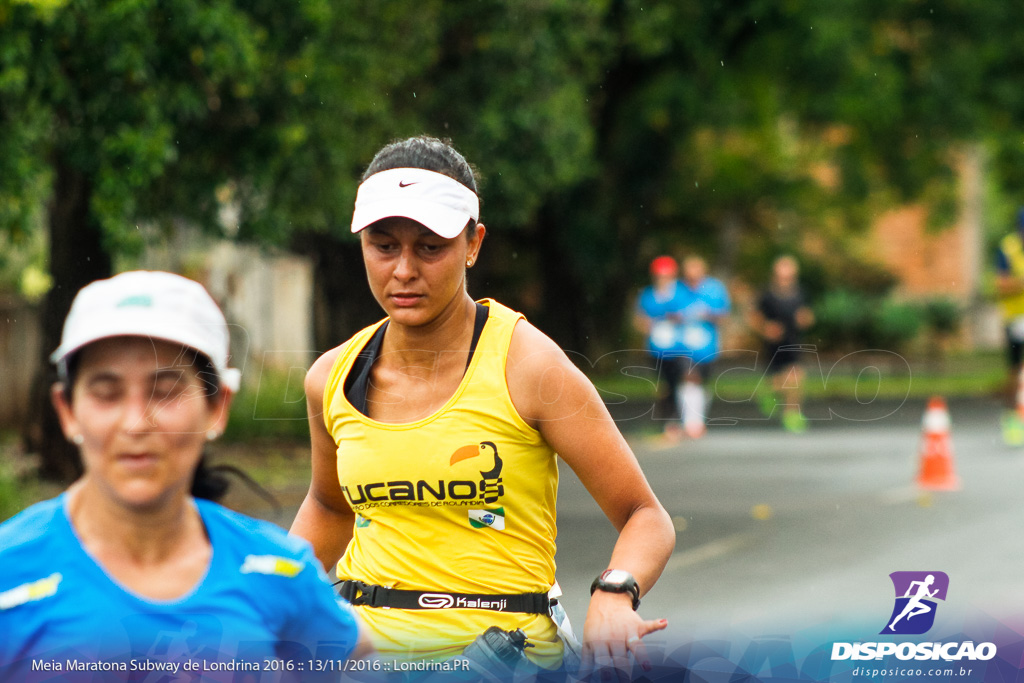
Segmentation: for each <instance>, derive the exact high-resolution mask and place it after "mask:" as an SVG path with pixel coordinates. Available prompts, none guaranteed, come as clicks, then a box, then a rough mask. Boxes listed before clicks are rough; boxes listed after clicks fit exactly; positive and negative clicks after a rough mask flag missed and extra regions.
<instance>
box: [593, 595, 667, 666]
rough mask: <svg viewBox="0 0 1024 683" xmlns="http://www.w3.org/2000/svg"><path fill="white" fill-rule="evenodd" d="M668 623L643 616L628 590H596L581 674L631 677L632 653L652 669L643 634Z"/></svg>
mask: <svg viewBox="0 0 1024 683" xmlns="http://www.w3.org/2000/svg"><path fill="white" fill-rule="evenodd" d="M666 626H668V621H666V620H665V619H651V620H646V619H643V618H642V617H641V616H640V615H639V614H637V613H636V612H634V611H633V602H632V596H630V595H629V594H628V593H609V592H606V591H600V590H599V591H596V592H595V593H594V595H593V597H592V598H591V599H590V607H589V609H587V620H586V623H584V625H583V653H582V657H581V660H582V661H581V664H580V675H581V677H582V678H583V679H584V680H588V679H589V680H598V679H597V675H598V674H600V679H599V680H602V681H607V680H612V677H613V676H615V677H617V678H618V680H620V681H628V680H630V669H631V665H630V662H629V655H630V653H632V654H633V658H634V659H636V662H637V664H639V665H640V667H641V668H642V669H643V670H644V671H650V670H651V662H650V658H649V657H648V656H647V648H646V647H645V646H644V643H643V640H642V639H643V637H644V636H646V635H648V634H650V633H654V632H655V631H660V630H662V629H663V628H665V627H666Z"/></svg>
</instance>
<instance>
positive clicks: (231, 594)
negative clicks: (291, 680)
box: [0, 272, 365, 681]
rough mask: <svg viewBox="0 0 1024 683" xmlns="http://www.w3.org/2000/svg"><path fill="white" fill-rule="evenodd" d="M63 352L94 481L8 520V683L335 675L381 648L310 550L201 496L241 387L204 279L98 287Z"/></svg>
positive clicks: (2, 578)
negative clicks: (210, 455) (206, 456)
mask: <svg viewBox="0 0 1024 683" xmlns="http://www.w3.org/2000/svg"><path fill="white" fill-rule="evenodd" d="M51 358H52V360H53V361H54V362H56V363H57V365H58V371H59V374H60V376H61V382H60V383H58V384H57V385H55V387H54V391H53V402H54V406H55V407H56V409H57V413H58V416H59V417H60V421H61V425H62V429H63V431H64V434H65V435H66V436H67V438H68V439H69V440H70V441H72V442H73V443H74V444H76V445H77V446H78V448H79V450H80V453H81V456H82V461H83V465H84V474H83V476H82V477H81V478H80V479H79V480H78V481H76V482H75V483H74V484H72V486H71V487H70V488H69V489H68V490H67V491H65V492H64V493H63V494H61V495H60V496H58V497H57V498H55V499H53V500H49V501H46V502H43V503H39V504H37V505H34V506H32V507H30V508H29V509H27V510H25V511H23V512H22V513H21V514H19V515H17V516H16V517H14V518H13V519H11V520H9V521H8V522H6V523H4V524H3V525H0V680H2V681H7V680H12V681H13V680H17V681H30V680H53V679H54V678H55V677H56V678H57V679H60V680H71V681H74V680H90V681H92V680H107V679H111V680H124V679H125V678H130V679H131V680H139V681H142V680H154V681H155V680H161V679H163V680H169V679H174V678H175V676H174V675H172V676H170V677H169V678H168V677H167V676H168V674H180V675H184V676H185V677H186V678H187V679H189V680H232V678H233V677H234V676H235V675H236V674H238V673H240V672H254V671H255V672H256V675H257V677H261V676H262V678H263V680H266V679H267V678H268V677H269V678H273V677H276V676H278V674H279V673H280V672H281V671H282V670H288V669H290V670H292V671H295V672H296V673H298V671H299V669H300V668H301V669H302V670H303V671H304V673H302V675H300V676H299V678H300V679H302V680H308V679H309V678H310V677H311V676H314V675H316V674H317V673H318V672H319V673H328V674H330V673H331V672H330V671H324V670H325V669H330V668H331V667H334V673H333V674H332V675H333V676H334V677H335V678H336V677H337V676H338V673H337V671H338V669H337V667H338V666H339V665H341V666H343V665H344V660H345V659H346V657H349V656H350V655H351V654H352V652H353V649H355V648H356V647H357V643H360V645H359V650H358V651H357V654H361V653H362V652H364V651H365V646H363V645H362V644H361V640H360V637H359V629H358V627H357V624H356V621H355V618H354V616H353V614H352V612H351V608H349V607H348V606H347V605H342V604H339V602H338V601H337V600H336V598H335V596H334V593H333V591H332V590H331V587H330V585H329V584H328V583H327V580H326V576H325V574H324V572H323V569H322V568H321V567H320V565H319V562H318V561H317V560H316V558H315V556H314V555H313V553H312V550H311V549H310V547H309V546H308V544H307V543H306V542H305V541H302V540H300V539H297V538H291V537H288V536H287V535H286V534H285V533H284V531H283V530H281V529H278V528H277V527H275V526H273V525H271V524H269V523H267V522H260V521H256V520H253V519H250V518H247V517H245V516H242V515H239V514H236V513H233V512H230V511H228V510H226V509H224V508H221V507H220V506H218V505H217V504H215V503H213V502H210V501H205V500H196V499H195V498H194V497H193V495H192V492H193V491H200V490H204V489H205V488H207V486H206V482H204V477H206V476H207V474H208V472H207V470H206V468H205V467H204V466H203V464H202V459H203V455H202V454H203V448H204V444H205V443H206V442H207V441H208V440H212V439H215V438H216V437H217V436H218V435H219V434H220V433H221V432H222V431H223V429H224V426H225V424H226V421H227V415H228V406H229V404H230V401H231V396H232V393H233V392H234V391H235V390H237V386H238V371H237V370H234V369H231V368H229V367H228V365H227V363H228V330H227V324H226V322H225V320H224V317H223V314H222V313H221V312H220V309H219V308H218V307H217V305H216V304H215V303H214V301H213V299H212V298H211V297H210V295H209V294H208V293H207V292H206V290H205V289H203V287H202V286H201V285H199V284H198V283H195V282H193V281H191V280H188V279H186V278H183V277H180V276H177V275H173V274H170V273H156V272H133V273H124V274H122V275H118V276H116V277H113V278H110V279H108V280H101V281H98V282H95V283H93V284H91V285H88V286H87V287H85V288H84V289H82V291H81V292H79V294H78V296H77V297H76V299H75V301H74V303H73V305H72V308H71V312H70V313H69V314H68V318H67V320H66V322H65V325H64V332H63V336H62V340H61V345H60V347H59V348H58V349H57V350H56V351H55V352H54V354H53V355H52V356H51ZM97 672H98V673H97Z"/></svg>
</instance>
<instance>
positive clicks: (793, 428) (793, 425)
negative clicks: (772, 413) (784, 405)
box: [782, 409, 807, 434]
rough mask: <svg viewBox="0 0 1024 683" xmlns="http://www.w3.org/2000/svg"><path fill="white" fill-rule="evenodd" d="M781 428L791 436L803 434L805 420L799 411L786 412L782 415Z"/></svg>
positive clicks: (805, 429) (805, 426) (805, 425)
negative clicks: (791, 434)
mask: <svg viewBox="0 0 1024 683" xmlns="http://www.w3.org/2000/svg"><path fill="white" fill-rule="evenodd" d="M782 427H783V428H784V429H785V430H786V431H787V432H791V433H793V434H803V433H804V432H806V431H807V418H806V417H804V414H803V413H801V412H800V410H799V409H798V410H787V411H786V412H784V413H783V414H782Z"/></svg>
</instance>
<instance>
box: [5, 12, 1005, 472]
mask: <svg viewBox="0 0 1024 683" xmlns="http://www.w3.org/2000/svg"><path fill="white" fill-rule="evenodd" d="M1022 20H1024V6H1021V5H1019V3H963V2H959V1H958V0H936V1H934V2H927V1H925V0H890V1H887V2H882V1H881V0H839V1H836V2H829V3H821V2H812V1H811V0H785V1H784V2H778V1H777V0H737V1H735V2H724V1H721V0H717V1H714V2H706V3H689V4H687V3H661V4H657V3H655V4H653V5H652V3H643V2H640V1H639V0H587V1H585V2H570V1H568V0H540V1H537V2H529V3H507V2H499V1H498V0H480V1H479V2H473V3H459V2H450V1H449V2H445V1H444V0H418V1H417V2H415V3H413V2H411V0H376V1H374V2H365V1H359V0H338V1H336V2H328V1H327V0H311V1H310V2H303V3H298V4H291V5H289V4H281V3H273V2H270V1H269V0H250V1H243V0H214V1H213V2H197V1H196V0H174V1H172V2H163V3H157V2H155V1H153V0H119V1H117V2H106V3H101V2H97V1H96V0H18V1H14V0H0V139H2V140H3V141H4V144H3V146H4V151H3V153H2V154H0V232H3V234H4V239H5V240H7V243H10V244H36V243H37V242H38V235H37V233H38V232H39V230H40V226H45V228H46V231H47V233H48V239H47V240H46V244H47V245H48V247H47V249H48V259H47V264H46V265H47V266H48V271H49V275H50V277H51V278H52V287H51V288H50V289H49V292H48V294H47V298H46V301H45V304H44V308H43V311H44V316H43V317H44V321H45V323H44V343H43V345H42V348H40V350H39V351H40V358H39V365H40V380H39V382H38V383H37V391H36V396H35V401H36V405H37V406H39V409H38V410H37V411H34V412H35V413H37V414H40V415H42V414H43V408H42V406H43V405H45V393H46V387H47V386H48V384H49V382H50V381H51V379H52V376H49V375H45V374H44V370H43V368H46V367H47V364H46V362H45V354H46V353H48V352H49V350H51V349H52V348H54V347H55V346H56V343H57V338H58V337H59V331H60V330H59V326H60V323H61V321H62V320H63V317H64V314H65V313H66V310H67V307H68V305H69V303H70V299H71V297H72V296H73V295H74V293H75V292H76V291H77V290H78V289H79V287H81V286H82V285H83V284H85V283H87V282H89V281H91V280H93V279H95V278H98V277H103V276H106V275H108V274H110V272H111V270H112V268H113V267H114V265H115V263H116V261H117V259H118V258H119V257H120V256H122V255H124V254H132V253H137V252H138V251H139V250H140V249H141V248H142V247H143V246H144V244H146V243H147V242H152V241H154V240H159V239H161V238H162V237H161V236H162V235H166V234H169V233H171V232H173V230H175V226H178V225H181V224H189V225H194V226H199V227H201V228H203V229H205V230H206V231H208V232H211V233H214V234H220V235H223V236H225V237H229V238H233V239H240V240H250V241H256V242H258V243H262V244H273V245H278V246H282V247H286V248H289V249H291V250H294V251H297V252H300V253H303V254H306V255H308V256H309V257H310V258H311V259H312V260H313V263H314V268H315V285H316V286H315V291H316V297H317V299H316V301H315V302H314V310H315V316H314V318H315V327H316V334H315V338H316V343H317V346H318V348H319V349H320V350H324V349H326V348H328V347H329V346H332V345H334V344H336V343H338V342H339V341H341V340H342V339H344V338H346V337H347V336H348V335H349V334H351V333H352V331H353V330H354V329H355V328H356V327H358V326H359V325H361V324H364V323H366V322H369V321H371V320H373V319H374V318H376V317H377V316H378V315H379V313H378V311H377V309H376V306H375V304H374V303H373V301H372V299H371V298H370V296H369V294H368V290H367V289H366V285H365V278H364V275H363V273H362V265H361V258H360V255H359V249H358V243H357V242H356V241H355V240H354V239H352V238H351V236H350V235H349V234H348V221H349V217H350V211H351V204H352V200H353V198H354V194H355V189H356V185H357V180H358V177H359V175H360V173H361V172H362V170H363V168H365V166H366V164H367V163H368V162H369V161H370V159H371V157H372V155H373V153H374V151H375V150H376V149H377V148H379V147H380V146H381V145H382V144H383V143H385V142H387V141H389V140H390V139H393V138H397V137H404V136H408V135H415V134H420V133H428V134H432V135H437V136H440V137H450V138H452V140H453V141H454V142H455V144H456V146H457V147H458V148H459V149H460V150H462V151H463V152H464V153H465V154H466V156H467V158H469V159H470V160H471V161H473V162H474V163H475V164H477V165H478V166H479V168H480V169H481V171H482V173H483V185H482V187H483V199H484V204H483V220H484V222H485V223H486V224H487V225H488V226H489V228H490V232H489V236H488V248H487V249H485V251H484V258H483V261H482V262H481V263H480V265H479V267H478V268H476V269H474V271H473V272H472V275H471V281H470V284H471V287H472V289H473V290H474V291H473V293H474V294H475V295H488V296H495V297H497V298H500V299H502V300H505V301H506V302H507V303H509V304H510V305H512V306H514V307H516V308H519V309H521V310H524V311H525V312H526V313H527V314H528V315H529V316H530V317H531V319H533V320H534V321H535V322H536V323H537V324H538V325H539V326H540V327H541V328H542V329H544V330H545V331H547V332H548V333H549V334H551V335H552V336H553V337H554V338H555V339H556V341H558V342H559V343H560V344H562V345H563V346H564V347H566V348H568V349H571V350H574V351H578V352H580V353H584V354H587V355H589V356H591V357H596V355H597V354H599V353H600V352H602V351H604V350H608V349H610V348H621V347H622V344H623V343H624V342H625V340H626V339H627V338H628V337H629V330H628V328H627V326H626V324H625V320H626V315H625V314H624V312H625V311H626V310H627V309H628V308H629V301H630V299H631V298H632V296H633V295H634V293H635V291H636V287H637V286H638V285H640V284H641V283H642V282H643V281H644V280H645V279H646V264H647V262H648V261H649V259H650V258H651V257H652V256H653V255H655V254H656V253H659V252H662V251H666V250H671V249H675V248H677V247H678V245H686V247H687V248H688V249H692V250H695V251H698V252H700V253H702V254H703V255H705V256H707V257H708V258H709V260H711V262H712V263H713V265H714V266H715V268H716V269H717V271H718V272H719V274H721V275H724V276H726V277H730V276H732V275H741V276H744V277H746V278H749V279H751V280H754V279H756V278H761V277H763V275H764V274H766V273H767V270H768V264H769V263H770V261H771V259H772V258H773V257H774V256H775V255H777V254H778V253H780V252H782V251H789V252H794V253H797V254H798V255H800V256H801V261H802V263H803V266H804V268H803V272H804V276H805V278H804V279H805V282H806V286H807V289H808V291H809V293H810V294H811V295H812V296H813V297H814V298H815V299H816V300H817V301H818V303H819V307H818V310H819V328H818V329H819V331H822V334H824V335H825V336H824V337H822V343H825V339H826V337H828V335H847V336H844V337H842V339H844V340H846V341H849V340H850V339H851V338H859V337H857V335H860V337H864V336H865V335H871V334H874V335H876V339H877V338H878V335H881V336H882V337H885V338H886V339H888V340H890V341H891V343H894V344H897V343H901V342H899V341H898V340H899V339H903V338H905V337H906V335H907V334H911V333H914V332H916V330H918V329H922V326H923V325H930V326H931V328H930V329H933V330H938V329H939V328H940V327H942V329H945V328H946V327H948V324H947V322H944V320H945V319H946V318H948V317H949V316H948V315H946V316H945V318H943V316H942V315H940V314H944V313H948V311H939V312H934V311H933V312H932V313H928V314H926V313H921V312H920V311H915V312H914V313H913V314H912V315H911V314H910V313H909V312H908V311H909V309H900V308H899V306H900V305H901V304H899V303H896V302H890V303H885V302H886V298H885V297H886V295H887V294H888V293H889V292H890V291H891V289H892V287H893V285H894V283H895V281H896V279H895V277H894V275H893V274H892V273H890V272H888V271H886V270H885V269H884V268H881V267H879V266H878V265H877V264H875V263H874V262H872V261H871V259H870V258H869V257H870V255H869V254H865V253H863V251H862V250H858V249H856V248H853V247H852V246H851V245H852V244H853V241H854V238H855V237H856V235H857V234H858V233H859V232H860V231H863V230H864V229H865V228H866V227H867V226H868V225H869V223H870V222H871V220H872V218H873V217H875V216H877V215H878V214H879V212H880V211H882V210H884V209H885V208H888V207H891V206H895V205H897V204H899V203H901V202H905V201H910V200H915V201H922V202H925V203H926V204H927V205H928V206H929V208H930V211H929V214H928V215H929V219H930V221H931V222H932V223H933V224H934V226H935V227H936V229H940V228H942V227H943V226H947V225H949V224H950V223H951V222H952V220H953V219H954V218H955V216H956V214H957V211H958V207H957V198H956V164H957V154H959V153H961V152H963V150H965V149H971V150H981V151H982V152H983V155H984V158H985V159H987V169H988V170H989V175H988V178H989V180H990V183H991V187H992V193H993V196H995V197H996V199H995V200H993V205H994V206H997V207H998V208H997V210H996V211H995V212H994V213H993V216H994V217H995V219H1000V218H1006V217H1007V216H1008V215H1009V210H1010V209H1009V207H1011V206H1012V202H1009V201H1006V200H1005V197H1007V196H1009V195H1011V194H1013V193H1015V192H1016V188H1019V187H1020V185H1021V182H1022V177H1021V171H1020V169H1021V168H1022V164H1021V163H1020V162H1021V161H1022V155H1024V151H1022V149H1024V147H1022V143H1024V138H1022V133H1021V130H1022V129H1021V119H1022V114H1024V93H1022V92H1021V90H1020V88H1019V87H1017V83H1016V73H1017V72H1018V70H1019V69H1020V67H1022V66H1024V40H1022V38H1024V35H1022V33H1024V21H1022ZM225 209H231V212H230V213H231V215H232V216H235V218H232V219H231V220H229V221H225V220H224V219H223V216H224V212H225ZM1000 212H1002V213H1000ZM1003 224H1004V225H1005V224H1008V223H1003ZM997 227H999V226H995V225H994V226H993V227H992V230H993V233H994V231H995V230H996V229H997ZM808 245H813V246H814V249H810V248H809V247H808ZM34 281H36V282H38V278H36V279H35V280H34ZM840 290H842V291H840ZM868 301H873V302H876V303H878V306H877V308H878V315H876V316H875V318H874V319H873V321H871V320H866V319H865V320H861V321H860V322H859V323H858V326H856V327H855V328H854V329H852V331H850V330H847V328H848V327H849V326H850V325H851V324H852V323H851V322H850V320H849V319H847V318H846V317H845V316H847V313H843V311H847V312H848V311H850V310H853V309H854V308H856V306H860V305H868V304H867V303H866V302H868ZM851 302H853V303H851ZM883 304H884V305H883ZM851 307H852V308H851ZM883 313H884V315H883ZM929 316H930V317H929ZM936 316H939V318H943V319H942V320H939V319H938V318H937V317H936ZM855 317H856V316H855ZM830 322H831V323H832V324H833V328H832V329H833V331H832V332H824V330H826V329H828V328H827V325H828V324H830ZM911 323H913V324H911ZM836 326H838V328H837V327H836ZM844 326H845V327H844ZM943 326H944V327H943ZM911 328H913V329H911ZM836 329H838V330H840V331H838V332H837V331H835V330H836ZM936 334H938V332H936ZM849 335H853V337H851V336H849ZM837 343H838V341H837ZM51 419H52V418H51ZM26 431H27V434H28V437H29V440H30V442H31V447H32V449H33V450H37V451H41V452H43V453H44V455H45V472H44V473H45V474H47V475H49V476H58V477H59V476H65V477H66V476H69V475H70V474H72V473H73V467H71V466H70V465H69V463H70V462H72V461H71V459H70V456H69V455H68V452H67V451H66V450H61V443H62V439H60V437H59V430H57V429H56V425H55V424H54V423H53V422H52V421H51V422H38V423H36V424H34V425H32V426H31V427H30V428H29V429H27V430H26Z"/></svg>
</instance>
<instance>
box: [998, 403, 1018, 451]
mask: <svg viewBox="0 0 1024 683" xmlns="http://www.w3.org/2000/svg"><path fill="white" fill-rule="evenodd" d="M1001 424H1002V427H1003V443H1005V444H1006V445H1007V446H1024V423H1022V422H1021V419H1020V415H1018V414H1017V411H1015V410H1007V411H1005V412H1004V413H1003V417H1002V420H1001Z"/></svg>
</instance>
